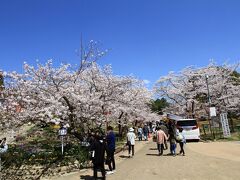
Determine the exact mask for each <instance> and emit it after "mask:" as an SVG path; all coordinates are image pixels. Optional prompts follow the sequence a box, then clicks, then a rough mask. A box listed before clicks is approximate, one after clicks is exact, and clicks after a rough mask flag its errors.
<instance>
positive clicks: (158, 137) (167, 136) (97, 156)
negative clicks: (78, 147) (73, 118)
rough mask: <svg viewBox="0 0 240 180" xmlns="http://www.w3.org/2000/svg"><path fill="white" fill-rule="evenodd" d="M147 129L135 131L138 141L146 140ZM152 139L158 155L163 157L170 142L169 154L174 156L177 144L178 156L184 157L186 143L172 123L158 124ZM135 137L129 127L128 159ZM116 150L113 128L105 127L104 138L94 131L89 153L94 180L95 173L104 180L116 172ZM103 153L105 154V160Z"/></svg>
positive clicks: (130, 155) (141, 128) (148, 131)
mask: <svg viewBox="0 0 240 180" xmlns="http://www.w3.org/2000/svg"><path fill="white" fill-rule="evenodd" d="M149 133H150V130H149V127H148V126H147V124H145V125H144V126H143V127H140V126H139V127H138V129H137V137H138V140H139V141H142V140H145V141H147V140H148V137H149ZM152 133H153V139H154V141H156V143H157V149H158V153H159V155H160V156H161V155H163V151H164V150H166V149H168V143H167V141H169V142H170V153H171V154H172V155H173V156H175V155H176V147H177V143H179V145H180V152H179V154H182V155H183V156H184V155H185V151H184V144H185V143H186V140H185V137H184V135H183V134H182V129H179V130H177V129H176V128H175V126H174V124H173V123H171V122H169V123H168V124H164V123H160V124H157V125H156V127H154V128H152ZM137 137H136V135H135V129H134V128H132V127H130V128H129V129H128V133H127V137H126V139H127V142H126V145H127V146H128V157H129V158H130V157H133V156H134V146H135V139H136V138H137ZM115 148H116V137H115V134H114V132H113V127H111V126H108V127H107V134H106V136H104V135H103V134H100V131H96V132H95V134H94V136H93V139H92V140H91V143H90V152H91V159H92V163H93V176H94V179H97V171H98V170H100V171H101V173H102V177H103V179H106V174H107V175H108V174H113V173H114V172H115V170H116V165H115V158H114V153H115ZM105 153H106V154H107V156H106V158H105ZM105 164H107V165H108V168H109V171H107V172H106V170H105V167H104V166H105Z"/></svg>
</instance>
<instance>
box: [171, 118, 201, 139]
mask: <svg viewBox="0 0 240 180" xmlns="http://www.w3.org/2000/svg"><path fill="white" fill-rule="evenodd" d="M175 124H176V128H177V129H178V130H179V129H180V128H182V129H183V132H182V133H183V135H184V137H185V139H186V140H197V141H199V140H200V130H199V127H198V123H197V121H196V119H177V120H175Z"/></svg>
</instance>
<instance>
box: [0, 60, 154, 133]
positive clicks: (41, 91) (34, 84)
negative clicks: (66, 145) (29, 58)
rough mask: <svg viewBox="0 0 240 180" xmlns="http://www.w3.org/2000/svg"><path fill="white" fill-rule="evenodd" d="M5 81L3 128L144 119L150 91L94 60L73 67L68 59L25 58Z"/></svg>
mask: <svg viewBox="0 0 240 180" xmlns="http://www.w3.org/2000/svg"><path fill="white" fill-rule="evenodd" d="M84 63H87V64H84ZM5 80H6V81H5V89H4V92H3V93H4V95H5V99H6V102H5V105H4V106H2V107H1V113H2V120H1V125H2V126H4V127H13V126H17V125H22V124H25V123H27V122H32V123H37V122H42V123H48V122H51V120H52V119H58V120H59V121H61V122H63V123H65V124H66V123H68V124H69V125H70V128H69V129H70V132H72V133H75V134H77V133H78V130H79V129H80V131H81V132H85V131H87V130H88V129H91V128H94V127H97V126H102V125H106V123H108V122H114V123H115V124H116V123H117V124H121V125H122V124H124V123H126V122H125V121H126V119H127V122H131V121H134V120H135V119H137V118H138V117H141V116H142V117H144V119H143V118H142V120H145V119H147V118H148V116H147V114H148V113H150V111H149V107H148V106H147V103H148V102H149V101H150V99H151V93H150V91H149V90H148V89H146V88H145V86H144V83H143V81H141V80H138V79H136V78H134V77H132V76H116V75H113V73H112V70H111V67H110V66H105V67H104V68H101V67H100V66H99V65H97V63H96V62H95V61H91V63H90V62H86V61H84V62H82V64H81V66H80V68H76V69H74V68H73V67H72V66H71V65H70V64H62V65H60V67H58V68H56V67H54V66H53V63H52V61H51V60H50V61H48V62H47V63H46V64H38V65H37V67H34V66H30V65H29V64H27V63H25V64H24V73H23V74H20V73H17V72H10V73H7V74H6V75H5ZM124 117H125V118H124ZM151 117H152V116H151Z"/></svg>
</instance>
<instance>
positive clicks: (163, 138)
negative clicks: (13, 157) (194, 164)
mask: <svg viewBox="0 0 240 180" xmlns="http://www.w3.org/2000/svg"><path fill="white" fill-rule="evenodd" d="M182 132H183V129H181V128H180V129H177V128H175V125H174V124H173V123H172V122H171V121H169V123H168V124H167V125H166V124H164V123H160V124H159V125H158V126H157V127H156V130H155V132H154V140H155V141H156V143H157V149H158V152H159V155H160V156H161V155H162V154H163V150H164V149H165V150H166V149H168V144H167V141H168V140H169V143H170V154H171V155H173V156H176V148H177V143H179V146H180V152H179V154H180V155H183V156H185V151H184V144H185V143H186V139H185V137H184V135H183V133H182Z"/></svg>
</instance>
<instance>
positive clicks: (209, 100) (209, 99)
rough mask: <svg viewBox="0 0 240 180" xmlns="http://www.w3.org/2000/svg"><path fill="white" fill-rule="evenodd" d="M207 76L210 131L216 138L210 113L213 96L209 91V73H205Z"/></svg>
mask: <svg viewBox="0 0 240 180" xmlns="http://www.w3.org/2000/svg"><path fill="white" fill-rule="evenodd" d="M205 77H206V83H207V91H208V106H209V113H208V122H209V127H210V131H211V135H212V136H213V138H214V139H215V133H214V131H213V129H212V125H211V115H210V108H211V98H210V93H209V86H208V78H209V76H208V75H205Z"/></svg>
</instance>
